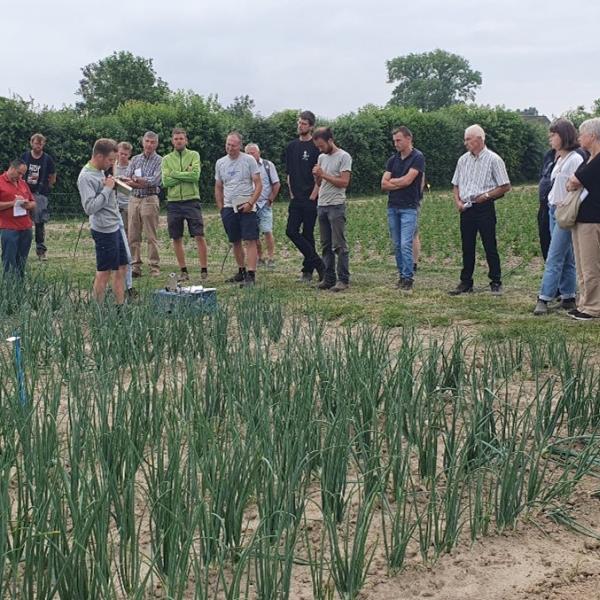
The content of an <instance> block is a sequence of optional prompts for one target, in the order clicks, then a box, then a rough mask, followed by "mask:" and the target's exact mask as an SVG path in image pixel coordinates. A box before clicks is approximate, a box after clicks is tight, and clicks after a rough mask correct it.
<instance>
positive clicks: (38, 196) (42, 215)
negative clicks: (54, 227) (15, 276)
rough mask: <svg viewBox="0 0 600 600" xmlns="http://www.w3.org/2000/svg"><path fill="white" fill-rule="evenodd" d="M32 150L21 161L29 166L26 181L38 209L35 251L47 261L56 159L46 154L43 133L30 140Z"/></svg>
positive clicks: (35, 217)
mask: <svg viewBox="0 0 600 600" xmlns="http://www.w3.org/2000/svg"><path fill="white" fill-rule="evenodd" d="M30 144H31V150H28V151H27V152H25V153H24V154H23V156H22V157H21V160H22V161H23V162H24V163H25V164H26V165H27V173H26V174H25V177H24V179H25V181H26V182H27V185H28V186H29V189H30V190H31V193H32V194H33V196H34V198H35V204H36V209H35V212H34V214H33V221H34V223H35V250H36V254H37V256H38V258H39V259H40V260H47V259H46V250H47V248H46V245H45V241H46V231H45V224H46V223H47V222H48V219H49V217H50V213H49V212H48V196H49V195H50V189H51V188H52V186H53V185H54V184H55V183H56V167H55V165H54V159H53V158H52V157H51V156H50V155H49V154H47V153H46V152H44V146H45V145H46V138H45V137H44V136H43V135H42V134H41V133H34V134H33V135H32V136H31V139H30Z"/></svg>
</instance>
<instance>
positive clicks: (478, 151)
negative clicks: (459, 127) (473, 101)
mask: <svg viewBox="0 0 600 600" xmlns="http://www.w3.org/2000/svg"><path fill="white" fill-rule="evenodd" d="M465 147H466V148H467V152H465V154H463V155H462V156H461V157H460V158H459V159H458V163H457V164H456V170H455V171H454V177H453V178H452V185H453V186H454V203H455V205H456V208H457V210H458V212H459V213H460V236H461V240H462V255H463V268H462V271H461V273H460V283H459V284H458V286H457V287H456V289H454V290H452V291H451V292H449V293H450V295H452V296H458V295H459V294H467V293H469V292H472V291H473V271H474V269H475V246H476V243H477V234H478V233H479V235H480V237H481V241H482V243H483V248H484V250H485V258H486V260H487V263H488V268H489V272H488V277H489V278H490V291H491V292H492V294H494V295H495V296H499V295H501V294H502V280H501V270H500V256H499V255H498V247H497V244H496V209H495V206H494V201H495V200H497V199H498V198H501V197H502V196H504V194H506V193H507V192H509V191H510V180H509V179H508V173H507V172H506V166H505V164H504V161H503V160H502V159H501V158H500V157H499V156H498V155H497V154H496V153H495V152H492V151H491V150H489V149H488V148H487V147H486V145H485V131H484V130H483V128H482V127H481V126H479V125H471V126H470V127H467V129H466V130H465Z"/></svg>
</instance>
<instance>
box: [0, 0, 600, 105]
mask: <svg viewBox="0 0 600 600" xmlns="http://www.w3.org/2000/svg"><path fill="white" fill-rule="evenodd" d="M3 9H4V10H2V21H3V24H2V34H1V35H0V50H1V52H2V56H3V58H4V61H3V64H4V68H3V69H2V76H1V77H0V95H9V94H18V95H20V96H22V97H24V98H30V97H32V98H33V99H34V100H35V101H36V102H37V103H39V104H47V105H54V106H61V105H63V104H73V103H74V102H75V101H76V100H77V97H76V96H75V90H76V89H77V87H78V82H79V79H80V77H81V67H83V66H84V65H86V64H88V63H90V62H95V61H97V60H99V59H101V58H103V57H105V56H107V55H109V54H111V53H112V52H113V51H114V50H129V51H131V52H133V53H134V54H138V55H141V56H144V57H149V58H152V59H153V60H154V67H155V70H156V72H157V73H158V75H159V76H160V77H162V78H163V79H164V80H165V81H166V82H167V83H168V84H169V87H170V88H171V89H174V90H175V89H192V90H194V91H196V92H198V93H200V94H203V95H206V94H210V93H213V94H218V96H219V99H220V101H221V102H222V103H223V104H224V105H227V104H228V103H229V102H231V100H232V99H233V98H234V97H235V96H238V95H243V94H248V95H250V96H251V97H252V98H253V99H254V100H255V102H256V108H257V110H259V111H260V112H261V113H262V114H264V115H268V114H270V113H272V112H274V111H277V110H281V109H284V108H310V109H312V110H313V111H314V112H316V113H317V114H320V115H322V116H326V117H335V116H337V115H339V114H342V113H347V112H351V111H354V110H356V109H357V108H359V107H360V106H363V105H365V104H368V103H373V104H379V105H382V104H385V103H386V102H387V101H388V99H389V97H390V94H391V91H392V87H393V86H392V85H391V84H388V83H386V80H387V77H386V67H385V61H386V60H387V59H390V58H393V57H395V56H401V55H404V54H408V53H411V52H426V51H430V50H433V49H435V48H442V49H444V50H448V51H450V52H455V53H457V54H460V55H462V56H464V57H465V58H466V59H467V60H468V61H469V62H470V63H471V67H472V68H474V69H476V70H479V71H480V72H481V73H482V75H483V85H482V87H481V88H480V90H479V92H478V94H477V98H476V101H477V102H478V103H481V104H492V105H498V104H502V105H505V106H506V107H508V108H525V107H528V106H536V107H537V108H538V110H539V111H540V113H542V114H547V115H548V116H552V115H558V114H560V113H562V112H564V111H565V110H568V109H570V108H574V107H576V106H577V105H580V104H583V105H585V106H587V107H589V106H590V105H591V103H592V101H593V100H594V99H595V98H598V97H600V71H599V70H598V50H599V49H600V28H599V27H600V26H599V23H600V3H598V2H594V0H569V1H568V2H565V1H564V0H546V1H545V2H542V1H538V0H534V1H528V0H518V1H517V0H500V1H497V2H492V1H489V0H479V1H475V0H452V1H450V2H444V1H433V0H417V1H413V2H402V1H400V0H363V1H358V0H343V1H342V0H321V1H317V0H303V1H301V2H292V1H290V0H254V1H253V2H249V1H246V0H230V1H228V2H227V1H223V0H221V1H215V0H197V1H195V2H194V0H187V1H186V2H181V1H179V0H172V1H170V2H168V1H165V0H146V1H140V0H121V1H120V2H119V1H115V0H111V1H109V2H106V3H105V4H104V5H102V4H101V3H98V2H85V1H83V2H82V1H81V0H78V1H77V2H74V1H72V0H53V1H52V2H48V1H47V0H44V1H40V0H30V1H29V2H27V3H22V4H18V3H17V4H12V5H11V8H10V10H7V9H6V7H5V6H3Z"/></svg>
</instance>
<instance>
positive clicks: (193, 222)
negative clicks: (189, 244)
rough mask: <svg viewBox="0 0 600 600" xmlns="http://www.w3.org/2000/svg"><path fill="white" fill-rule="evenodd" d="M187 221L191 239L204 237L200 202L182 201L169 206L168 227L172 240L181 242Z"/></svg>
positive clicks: (170, 203)
mask: <svg viewBox="0 0 600 600" xmlns="http://www.w3.org/2000/svg"><path fill="white" fill-rule="evenodd" d="M185 221H187V226H188V231H189V233H190V236H191V237H204V219H203V218H202V207H201V205H200V200H181V201H175V202H169V203H168V204H167V227H168V229H169V237H170V238H171V239H172V240H180V239H181V238H182V237H183V227H184V222H185Z"/></svg>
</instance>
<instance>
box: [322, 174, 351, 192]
mask: <svg viewBox="0 0 600 600" xmlns="http://www.w3.org/2000/svg"><path fill="white" fill-rule="evenodd" d="M350 176H351V173H350V171H344V172H343V173H341V174H340V176H339V177H334V176H333V175H329V173H325V172H324V171H323V172H322V173H321V179H324V180H325V181H328V182H329V183H331V185H334V186H335V187H337V188H347V187H348V186H349V185H350Z"/></svg>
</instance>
